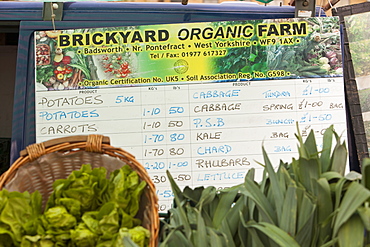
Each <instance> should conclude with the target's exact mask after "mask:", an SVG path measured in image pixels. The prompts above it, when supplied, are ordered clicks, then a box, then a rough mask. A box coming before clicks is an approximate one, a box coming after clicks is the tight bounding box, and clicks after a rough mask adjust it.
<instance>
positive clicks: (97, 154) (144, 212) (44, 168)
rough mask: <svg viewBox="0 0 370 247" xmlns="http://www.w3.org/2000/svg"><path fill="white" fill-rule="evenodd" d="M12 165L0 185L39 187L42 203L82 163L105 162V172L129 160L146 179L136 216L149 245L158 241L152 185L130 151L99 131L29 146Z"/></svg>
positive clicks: (96, 164) (20, 188) (12, 188)
mask: <svg viewBox="0 0 370 247" xmlns="http://www.w3.org/2000/svg"><path fill="white" fill-rule="evenodd" d="M20 155H21V156H20V158H18V159H17V160H16V161H15V162H14V163H13V165H12V166H11V167H10V168H9V169H8V170H7V171H6V172H5V173H3V175H2V176H1V177H0V189H3V188H5V189H7V190H9V191H20V192H24V191H28V192H30V193H32V192H34V191H36V190H38V191H40V193H41V194H42V197H43V205H45V203H46V201H47V198H48V197H49V195H50V194H51V192H52V191H53V188H52V184H53V182H54V181H55V180H56V179H63V178H67V177H68V176H69V174H70V173H71V172H72V171H73V170H78V169H80V167H81V165H82V164H91V166H92V167H93V168H95V167H101V166H104V167H105V168H106V169H107V171H108V172H111V171H114V170H115V169H118V168H120V167H122V166H123V165H125V164H128V165H129V166H130V167H131V168H132V169H133V170H134V171H136V172H137V173H138V175H139V177H140V178H141V180H143V181H145V182H146V183H147V187H146V189H145V190H144V192H143V195H142V197H141V201H140V209H139V212H138V214H137V216H136V217H137V218H139V219H141V220H142V226H143V227H145V228H147V229H148V230H149V231H150V233H151V238H150V244H149V246H150V247H155V246H157V244H158V231H159V215H158V198H157V196H156V192H155V187H154V184H153V182H152V180H151V179H150V177H149V175H148V173H147V172H146V170H145V169H144V167H143V166H142V165H141V164H140V163H139V162H138V161H137V160H136V159H135V157H134V156H133V155H131V154H130V153H128V152H126V151H124V150H122V149H120V148H115V147H112V146H110V140H109V137H106V136H101V135H88V136H71V137H63V138H56V139H52V140H49V141H46V142H42V143H36V144H32V145H30V146H28V147H27V148H26V149H25V150H23V151H21V153H20Z"/></svg>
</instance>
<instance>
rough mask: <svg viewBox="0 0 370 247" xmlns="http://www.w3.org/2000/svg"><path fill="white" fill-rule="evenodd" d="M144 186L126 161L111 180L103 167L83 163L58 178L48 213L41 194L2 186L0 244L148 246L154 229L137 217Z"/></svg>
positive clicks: (87, 246)
mask: <svg viewBox="0 0 370 247" xmlns="http://www.w3.org/2000/svg"><path fill="white" fill-rule="evenodd" d="M145 187H146V182H145V181H140V178H139V176H138V174H137V173H136V172H135V171H133V170H132V169H131V168H130V167H129V166H127V165H126V166H123V167H122V168H121V169H118V170H116V171H114V172H112V173H111V175H110V177H109V178H107V171H106V169H105V168H104V167H100V168H95V169H92V168H91V166H90V165H82V167H81V169H80V170H78V171H73V172H72V173H71V174H70V176H69V177H68V178H67V179H60V180H56V181H55V182H54V184H53V188H54V191H53V193H52V194H51V195H50V197H49V199H48V201H47V204H46V207H45V212H44V213H43V214H42V213H41V212H42V205H41V203H42V198H41V194H40V193H39V192H35V193H33V194H29V193H28V192H25V193H19V192H8V191H7V190H2V191H0V246H5V247H7V246H9V247H10V246H21V247H31V246H32V247H33V246H40V247H49V246H60V247H62V246H66V247H67V246H81V247H84V246H86V247H90V246H101V247H103V246H110V247H112V246H123V243H126V245H127V246H139V247H143V246H148V245H149V239H150V232H149V231H148V230H147V229H145V228H143V227H142V226H140V224H141V220H140V219H138V218H135V216H136V214H137V212H138V210H139V205H140V197H141V194H142V192H143V190H144V188H145ZM126 245H125V246H126Z"/></svg>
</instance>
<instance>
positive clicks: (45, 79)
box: [35, 31, 93, 90]
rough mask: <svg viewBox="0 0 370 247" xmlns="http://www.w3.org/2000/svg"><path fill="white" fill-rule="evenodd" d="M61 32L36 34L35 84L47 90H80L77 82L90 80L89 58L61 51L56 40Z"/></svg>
mask: <svg viewBox="0 0 370 247" xmlns="http://www.w3.org/2000/svg"><path fill="white" fill-rule="evenodd" d="M60 33H61V31H39V32H36V35H35V40H36V66H37V70H36V82H38V83H40V84H42V85H43V86H44V87H46V89H47V90H64V89H77V88H80V86H79V85H78V83H79V82H82V81H83V80H84V79H91V77H92V74H93V73H92V71H90V70H91V69H90V66H89V63H90V62H89V58H88V57H87V56H85V55H83V54H81V53H78V52H75V49H72V48H70V49H61V48H60V47H58V46H57V40H56V38H57V37H58V35H59V34H60Z"/></svg>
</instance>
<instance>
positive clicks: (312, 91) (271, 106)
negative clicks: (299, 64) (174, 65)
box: [36, 78, 346, 211]
mask: <svg viewBox="0 0 370 247" xmlns="http://www.w3.org/2000/svg"><path fill="white" fill-rule="evenodd" d="M36 112H37V113H36V122H37V124H36V128H37V129H36V131H37V142H42V141H45V140H48V139H53V138H57V137H61V136H68V135H77V134H86V135H87V134H103V135H107V136H109V137H110V138H111V143H112V145H113V146H116V147H121V148H123V149H125V150H127V151H128V152H130V153H132V154H134V155H135V156H136V158H137V159H138V160H139V161H140V162H141V163H142V165H143V166H144V167H145V168H146V169H147V171H148V172H149V174H150V176H151V178H152V180H153V182H154V184H155V185H156V189H157V195H158V198H159V204H160V211H167V210H168V209H169V208H170V207H171V205H172V201H173V193H172V190H171V187H170V184H169V181H168V178H167V176H166V170H169V171H170V172H171V174H172V176H173V177H174V179H175V181H176V182H177V183H178V185H179V186H180V187H182V188H183V187H184V186H187V185H188V186H191V187H196V186H210V185H213V186H215V187H217V188H225V187H230V186H233V185H236V184H238V183H241V182H243V180H244V176H245V174H246V172H247V171H248V169H250V168H252V167H253V168H256V171H257V179H258V178H260V177H261V176H262V167H261V166H260V165H259V164H258V162H260V163H263V157H262V145H263V146H264V147H265V149H266V151H267V153H268V154H269V157H270V160H271V161H272V162H273V164H276V165H277V164H278V163H279V160H280V159H282V160H283V161H286V162H289V161H291V159H292V157H296V156H297V140H296V138H295V136H294V134H295V133H296V132H297V131H296V122H298V123H299V127H300V129H301V132H302V133H303V135H306V136H307V135H308V133H309V131H310V130H311V129H312V130H314V132H315V134H316V137H317V138H318V145H321V138H322V134H323V132H324V131H325V129H326V128H327V127H329V126H330V125H331V124H334V127H335V129H336V131H337V132H338V133H340V134H343V137H346V132H345V130H346V118H345V108H344V89H343V80H342V78H321V79H309V80H306V79H299V80H279V81H277V80H275V81H274V80H271V81H245V82H223V83H215V82H213V83H211V82H202V83H200V82H199V83H196V82H192V83H189V84H186V83H184V84H176V85H175V84H171V85H150V86H147V85H144V86H136V87H124V88H123V87H122V88H106V89H86V90H69V91H58V92H50V91H49V92H38V94H37V97H36Z"/></svg>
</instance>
